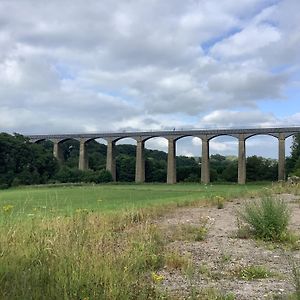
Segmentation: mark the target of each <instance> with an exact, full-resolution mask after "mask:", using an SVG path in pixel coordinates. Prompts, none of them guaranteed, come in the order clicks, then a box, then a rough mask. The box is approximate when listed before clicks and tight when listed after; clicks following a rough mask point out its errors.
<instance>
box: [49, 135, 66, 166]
mask: <svg viewBox="0 0 300 300" xmlns="http://www.w3.org/2000/svg"><path fill="white" fill-rule="evenodd" d="M51 141H52V142H53V156H54V157H55V158H56V159H57V161H58V163H59V164H62V163H63V162H64V160H65V159H64V153H63V150H62V147H61V143H60V140H51Z"/></svg>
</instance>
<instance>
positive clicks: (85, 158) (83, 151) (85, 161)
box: [79, 139, 89, 171]
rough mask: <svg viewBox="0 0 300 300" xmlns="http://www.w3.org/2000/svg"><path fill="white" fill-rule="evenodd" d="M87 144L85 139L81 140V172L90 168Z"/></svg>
mask: <svg viewBox="0 0 300 300" xmlns="http://www.w3.org/2000/svg"><path fill="white" fill-rule="evenodd" d="M86 146H87V143H86V140H85V139H80V146H79V170H82V171H85V170H87V169H88V168H89V160H88V155H87V149H86Z"/></svg>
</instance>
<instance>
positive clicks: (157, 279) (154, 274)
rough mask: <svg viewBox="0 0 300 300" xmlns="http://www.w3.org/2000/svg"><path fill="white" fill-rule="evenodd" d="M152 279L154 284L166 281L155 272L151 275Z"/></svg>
mask: <svg viewBox="0 0 300 300" xmlns="http://www.w3.org/2000/svg"><path fill="white" fill-rule="evenodd" d="M151 277H152V280H153V282H154V283H160V282H161V281H163V280H164V276H163V275H159V274H156V273H155V272H152V273H151Z"/></svg>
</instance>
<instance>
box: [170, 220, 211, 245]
mask: <svg viewBox="0 0 300 300" xmlns="http://www.w3.org/2000/svg"><path fill="white" fill-rule="evenodd" d="M207 233H208V229H207V220H204V221H203V223H202V224H201V225H192V224H181V225H178V226H175V229H174V231H173V233H172V236H171V240H178V241H196V242H199V241H203V240H205V238H206V237H207Z"/></svg>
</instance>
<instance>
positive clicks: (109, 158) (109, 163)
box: [106, 139, 117, 181]
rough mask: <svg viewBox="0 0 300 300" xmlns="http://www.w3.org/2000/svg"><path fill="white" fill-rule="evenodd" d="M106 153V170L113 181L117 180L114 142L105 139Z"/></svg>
mask: <svg viewBox="0 0 300 300" xmlns="http://www.w3.org/2000/svg"><path fill="white" fill-rule="evenodd" d="M106 141H107V153H106V170H107V171H109V172H110V173H111V176H112V179H113V181H116V180H117V175H116V141H115V140H113V139H106Z"/></svg>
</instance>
